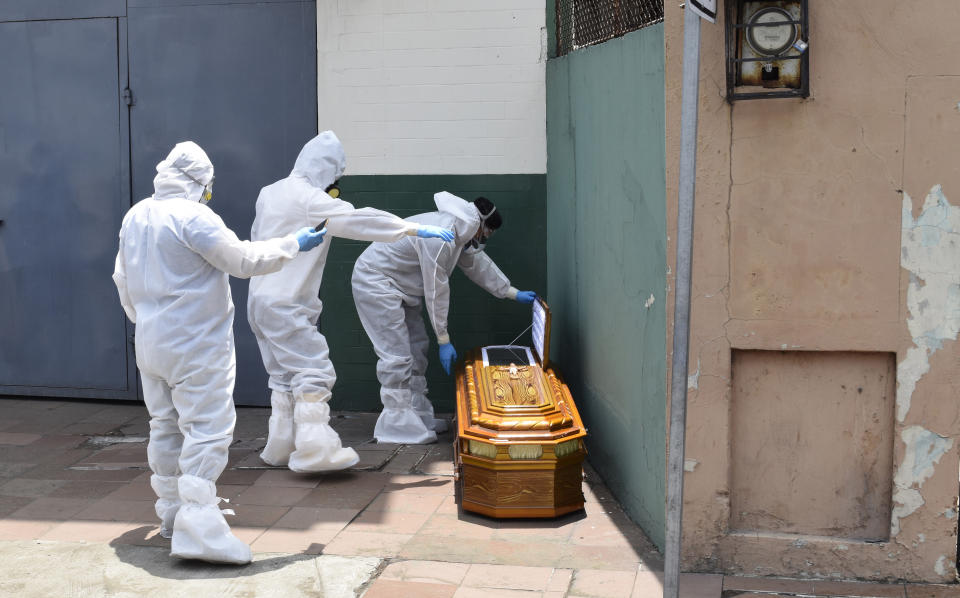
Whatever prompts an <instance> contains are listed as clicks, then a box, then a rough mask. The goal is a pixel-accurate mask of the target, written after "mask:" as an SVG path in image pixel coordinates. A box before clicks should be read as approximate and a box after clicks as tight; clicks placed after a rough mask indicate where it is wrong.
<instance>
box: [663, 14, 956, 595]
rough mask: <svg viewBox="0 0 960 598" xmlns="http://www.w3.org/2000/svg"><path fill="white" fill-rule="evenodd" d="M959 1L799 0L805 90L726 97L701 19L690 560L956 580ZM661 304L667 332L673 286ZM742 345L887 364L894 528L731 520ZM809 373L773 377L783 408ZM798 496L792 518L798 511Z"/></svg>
mask: <svg viewBox="0 0 960 598" xmlns="http://www.w3.org/2000/svg"><path fill="white" fill-rule="evenodd" d="M718 4H720V5H721V6H719V7H718V8H719V10H720V11H721V14H722V11H723V6H722V5H723V2H722V1H721V2H720V3H718ZM955 11H956V6H955V3H954V2H952V1H950V0H930V1H928V2H924V3H919V4H918V3H904V2H898V1H896V0H851V1H850V2H842V3H837V2H830V3H825V2H811V3H810V50H809V51H810V64H811V73H812V78H811V92H812V95H811V97H810V98H809V99H807V100H782V99H781V100H760V101H742V102H737V103H735V104H733V105H731V104H728V103H727V102H726V101H725V98H724V94H725V72H724V70H725V69H724V55H725V49H724V27H723V25H722V24H721V23H718V24H716V25H710V24H706V23H704V25H703V27H702V42H701V45H702V50H701V70H700V128H699V137H698V144H699V148H698V156H697V186H696V190H697V198H696V228H695V231H694V244H695V245H694V266H693V289H692V290H693V297H692V324H691V349H690V350H691V354H690V364H691V371H690V372H689V376H690V377H689V378H688V397H689V404H688V413H687V448H686V457H687V459H688V462H696V463H697V465H696V467H688V468H687V469H686V474H685V497H684V505H685V506H684V562H683V564H684V568H685V569H687V570H696V571H717V572H721V571H722V572H735V573H745V574H750V575H787V576H810V577H824V578H863V579H878V580H883V579H910V580H925V581H953V580H954V579H955V576H956V567H955V562H956V551H957V506H956V505H957V495H958V486H960V482H958V471H960V454H958V453H960V443H958V442H957V439H958V438H960V413H958V410H957V397H960V374H958V373H957V367H956V364H957V363H958V362H960V350H958V346H957V343H956V339H957V337H958V329H960V322H958V319H960V247H958V245H957V241H958V240H960V238H958V237H957V232H958V230H960V229H958V228H957V225H958V224H960V220H958V219H957V218H958V216H957V211H956V210H957V208H956V207H955V206H954V205H952V204H951V203H950V202H951V200H952V201H954V202H956V203H960V200H958V198H960V153H958V152H957V147H958V146H957V143H958V140H960V108H958V103H960V66H958V63H957V61H956V56H958V55H960V38H957V36H956V35H955V34H954V33H953V29H954V26H955V24H954V23H952V21H953V20H951V19H943V18H942V15H944V14H953V13H955ZM682 21H683V10H682V9H681V8H680V7H679V5H678V4H671V3H667V4H666V5H665V25H664V27H665V44H666V71H667V76H666V107H667V115H666V118H667V125H666V131H667V146H666V147H667V205H668V212H667V223H668V224H667V234H668V263H669V264H670V265H672V264H673V261H674V259H675V251H676V248H675V245H674V241H673V239H674V238H675V234H674V232H673V231H675V228H676V196H677V188H676V185H677V160H678V156H679V131H680V119H679V112H680V110H679V106H680V76H681V58H682V38H683V36H682ZM912 198H924V200H923V202H922V203H920V202H919V201H918V202H914V201H913V199H912ZM671 286H672V283H671V280H670V275H668V287H671ZM666 301H667V306H668V307H667V308H668V331H669V330H670V322H672V317H673V314H672V306H673V298H672V296H671V294H668V296H667V298H666ZM667 342H668V344H667V346H668V347H670V346H672V344H671V339H669V338H668V341H667ZM736 350H757V351H780V350H793V351H801V352H803V351H837V352H865V353H870V352H886V353H888V354H890V353H892V354H893V355H894V356H895V364H896V365H895V368H896V377H897V386H896V393H895V394H896V400H895V406H893V409H892V411H893V413H892V420H893V421H892V428H893V429H892V431H893V433H892V434H891V435H890V439H889V440H888V441H887V442H890V443H892V447H889V449H890V450H891V451H892V455H893V465H892V468H893V471H892V472H891V473H892V478H893V483H892V484H890V486H891V487H889V488H887V489H886V492H888V493H890V495H889V497H888V498H889V499H890V501H891V504H892V513H891V516H890V522H889V523H890V538H889V540H887V541H879V542H863V541H858V540H856V539H852V538H843V537H831V536H829V535H804V534H800V533H773V532H765V531H756V530H747V531H739V530H735V529H733V528H732V527H731V521H732V520H733V519H734V515H733V514H732V513H731V504H732V502H735V501H733V500H732V497H733V498H735V497H734V496H733V495H734V494H735V493H736V491H737V490H736V488H734V487H733V486H732V483H731V482H732V479H733V471H734V469H735V467H736V466H737V463H735V462H734V458H735V457H734V455H736V454H737V451H736V450H734V449H735V448H736V447H737V446H738V442H739V443H741V444H742V442H743V437H742V436H740V435H738V433H737V431H736V430H734V429H733V428H732V427H731V423H730V422H731V408H732V401H733V399H734V397H733V393H732V388H733V381H732V380H731V375H732V366H731V354H732V352H733V351H736ZM694 364H696V366H695V367H694ZM668 371H669V365H668ZM816 382H817V381H816V380H815V379H814V380H813V381H812V382H811V384H813V386H811V387H809V388H808V390H807V391H806V394H804V393H801V392H799V391H797V390H796V389H791V388H784V389H783V391H782V394H783V396H782V400H784V401H785V402H786V404H793V403H792V402H796V404H799V405H804V404H809V401H806V397H807V396H809V395H810V394H817V390H816V385H815V383H816ZM823 383H824V384H826V382H823ZM805 401H806V402H805ZM858 425H859V424H858V423H857V422H856V421H854V422H850V424H849V431H850V432H851V433H854V434H855V433H856V432H857V430H858V429H861V428H858V427H857V426H858ZM835 442H837V443H838V445H837V446H838V449H843V448H847V447H848V446H849V444H843V443H849V440H845V439H844V438H843V437H840V438H837V439H836V440H835ZM888 446H889V445H888ZM741 448H742V447H741ZM821 448H822V447H821ZM740 465H741V466H742V465H743V464H742V463H740ZM887 480H888V484H889V480H890V478H889V477H888V478H887ZM877 491H880V490H879V489H878V490H877ZM794 500H795V502H793V503H791V504H789V505H788V507H789V508H788V509H787V510H788V511H789V510H791V509H792V510H794V511H793V512H797V511H796V509H802V508H803V507H804V504H805V503H803V502H802V501H803V498H802V497H799V498H798V499H794Z"/></svg>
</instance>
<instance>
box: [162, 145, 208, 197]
mask: <svg viewBox="0 0 960 598" xmlns="http://www.w3.org/2000/svg"><path fill="white" fill-rule="evenodd" d="M211 181H213V163H212V162H210V158H208V157H207V153H206V152H205V151H203V149H202V148H201V147H200V146H199V145H197V144H196V143H194V142H192V141H183V142H180V143H178V144H177V145H175V146H173V150H171V151H170V153H169V154H168V155H167V157H166V159H165V160H163V161H162V162H160V163H159V164H157V176H156V177H154V179H153V191H154V193H153V198H154V199H170V198H175V197H176V198H184V199H189V200H191V201H200V199H201V197H202V196H203V187H204V186H205V185H208V184H210V182H211Z"/></svg>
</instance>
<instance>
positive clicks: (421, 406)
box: [413, 391, 447, 434]
mask: <svg viewBox="0 0 960 598" xmlns="http://www.w3.org/2000/svg"><path fill="white" fill-rule="evenodd" d="M413 410H414V411H416V412H417V415H418V416H420V419H421V420H422V421H423V425H424V426H426V427H427V429H428V430H433V431H434V432H436V433H437V434H443V433H444V432H446V431H447V422H446V420H443V419H439V418H436V417H434V416H433V403H431V402H430V399H428V398H427V395H426V394H424V393H422V392H416V391H414V392H413Z"/></svg>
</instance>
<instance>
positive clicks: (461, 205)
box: [433, 191, 480, 245]
mask: <svg viewBox="0 0 960 598" xmlns="http://www.w3.org/2000/svg"><path fill="white" fill-rule="evenodd" d="M433 203H435V204H437V209H438V210H440V211H441V212H443V213H445V214H451V215H453V216H454V217H455V218H456V219H457V222H456V224H454V226H453V228H454V232H456V233H457V245H466V243H467V242H468V241H469V240H470V239H472V238H473V236H474V235H475V234H477V229H478V228H480V211H479V210H478V209H477V206H475V205H473V202H472V201H466V200H464V199H461V198H459V197H457V196H456V195H454V194H453V193H448V192H447V191H441V192H440V193H435V194H434V195H433Z"/></svg>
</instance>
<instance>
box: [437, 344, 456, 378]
mask: <svg viewBox="0 0 960 598" xmlns="http://www.w3.org/2000/svg"><path fill="white" fill-rule="evenodd" d="M456 361H457V350H456V349H454V348H453V345H452V344H451V343H446V344H444V345H440V365H442V366H443V371H445V372H446V373H447V375H448V376H449V375H450V368H451V367H453V364H454V363H456Z"/></svg>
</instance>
